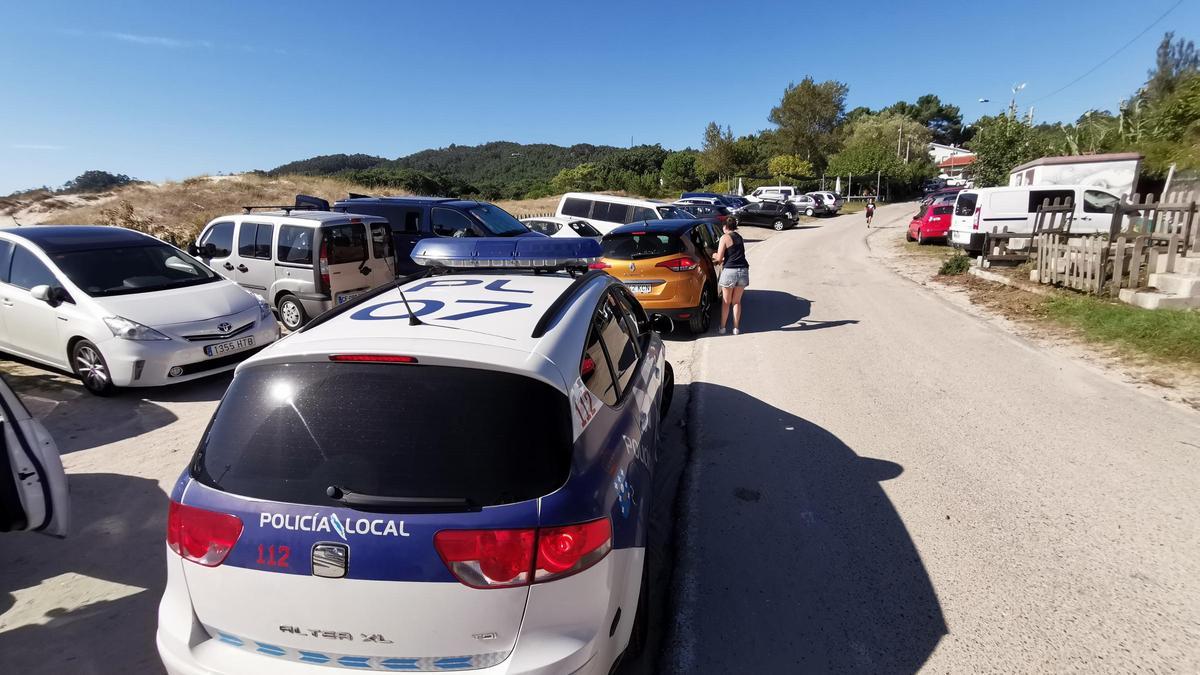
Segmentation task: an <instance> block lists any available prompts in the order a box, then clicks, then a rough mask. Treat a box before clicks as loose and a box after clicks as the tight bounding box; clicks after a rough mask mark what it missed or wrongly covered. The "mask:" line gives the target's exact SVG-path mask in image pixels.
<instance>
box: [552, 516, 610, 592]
mask: <svg viewBox="0 0 1200 675" xmlns="http://www.w3.org/2000/svg"><path fill="white" fill-rule="evenodd" d="M611 550H612V525H611V524H610V523H609V522H608V518H601V519H600V520H593V521H591V522H590V523H582V524H579V525H566V526H564V527H548V528H543V529H541V530H538V550H537V563H536V565H535V566H534V571H533V581H534V583H537V582H539V581H550V580H552V579H557V578H559V577H565V576H567V575H569V574H575V573H576V572H579V571H581V570H585V569H587V568H589V567H591V566H592V565H595V564H596V563H598V562H600V560H601V559H602V558H603V557H604V556H606V555H608V552H609V551H611Z"/></svg>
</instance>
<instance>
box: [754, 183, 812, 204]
mask: <svg viewBox="0 0 1200 675" xmlns="http://www.w3.org/2000/svg"><path fill="white" fill-rule="evenodd" d="M799 194H801V192H800V189H799V188H797V187H796V186H795V185H764V186H762V187H757V188H754V190H753V191H751V192H750V194H748V195H746V199H748V200H749V201H751V202H761V201H763V200H772V201H783V200H787V199H791V198H792V197H795V196H797V195H799Z"/></svg>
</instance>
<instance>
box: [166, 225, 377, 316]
mask: <svg viewBox="0 0 1200 675" xmlns="http://www.w3.org/2000/svg"><path fill="white" fill-rule="evenodd" d="M189 252H190V253H193V255H196V256H197V257H199V258H201V259H202V260H204V263H205V264H207V265H208V266H209V267H211V268H212V269H213V271H214V272H216V273H217V274H220V275H221V276H223V277H225V278H227V279H229V280H231V281H235V282H237V283H238V284H239V285H240V286H241V287H242V288H245V289H246V290H248V291H250V292H251V293H256V294H258V295H260V296H262V297H263V298H264V299H266V301H267V302H268V303H269V304H270V305H271V307H272V308H273V309H274V310H275V311H276V313H278V314H279V322H280V323H282V324H283V325H284V327H286V328H287V329H288V330H296V329H297V328H299V327H301V326H303V325H304V324H305V323H306V322H307V321H308V320H309V319H310V318H311V317H314V316H317V315H318V314H321V313H322V312H324V311H325V310H327V309H329V308H330V307H333V306H335V305H340V304H341V303H343V302H345V301H347V300H349V299H350V298H352V297H354V296H356V295H359V294H361V293H365V292H366V291H368V290H370V289H372V288H375V287H376V286H382V285H383V284H385V283H387V282H389V281H392V280H393V279H395V278H396V271H395V270H396V260H395V257H394V255H395V254H394V250H393V243H392V230H391V227H390V226H389V225H388V221H387V220H386V219H384V218H379V217H377V216H364V215H356V214H352V213H336V212H330V211H298V210H288V211H274V212H268V213H254V212H251V213H245V214H240V215H235V216H222V217H220V218H216V219H214V220H212V222H210V223H209V224H207V225H205V226H204V229H203V230H201V231H200V236H199V238H197V240H196V245H195V246H194V247H189Z"/></svg>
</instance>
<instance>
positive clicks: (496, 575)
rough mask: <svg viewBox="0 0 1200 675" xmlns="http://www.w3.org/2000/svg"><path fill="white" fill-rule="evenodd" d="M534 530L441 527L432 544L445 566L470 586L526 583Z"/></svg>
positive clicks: (528, 577)
mask: <svg viewBox="0 0 1200 675" xmlns="http://www.w3.org/2000/svg"><path fill="white" fill-rule="evenodd" d="M536 541H537V531H536V530H532V529H530V530H442V531H441V532H438V533H437V534H435V535H433V545H434V547H435V548H437V552H438V555H440V556H441V557H442V561H443V562H445V563H446V567H449V568H450V571H451V572H452V573H453V574H454V576H455V577H457V578H458V580H459V581H461V582H462V583H464V584H466V585H468V586H470V587H472V588H507V587H510V586H524V585H526V584H528V583H529V580H530V576H531V571H532V569H533V549H534V546H535V545H536Z"/></svg>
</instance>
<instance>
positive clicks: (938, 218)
mask: <svg viewBox="0 0 1200 675" xmlns="http://www.w3.org/2000/svg"><path fill="white" fill-rule="evenodd" d="M953 217H954V197H953V196H951V197H948V198H947V197H942V198H941V199H938V200H935V201H934V202H932V203H929V204H925V203H922V204H921V208H920V209H918V210H917V215H915V216H913V218H912V221H911V222H909V224H908V231H907V232H906V233H905V238H906V239H907V240H908V241H915V242H917V243H918V244H925V243H927V242H930V241H934V240H942V241H944V240H945V239H946V236H947V233H948V232H949V231H950V220H951V219H952V218H953Z"/></svg>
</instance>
